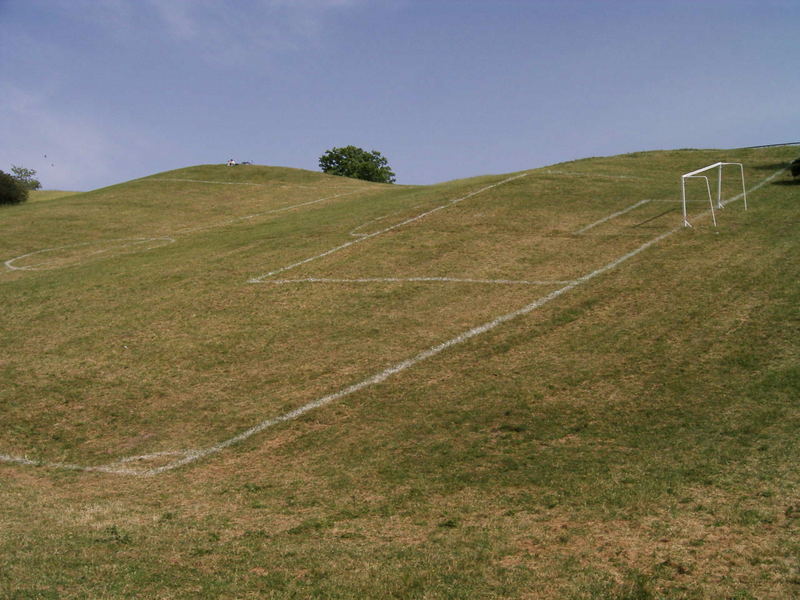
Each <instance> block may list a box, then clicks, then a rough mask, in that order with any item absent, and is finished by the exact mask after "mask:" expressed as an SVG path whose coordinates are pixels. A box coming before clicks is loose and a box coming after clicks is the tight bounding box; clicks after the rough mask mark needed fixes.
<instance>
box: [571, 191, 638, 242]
mask: <svg viewBox="0 0 800 600" xmlns="http://www.w3.org/2000/svg"><path fill="white" fill-rule="evenodd" d="M648 202H652V200H650V199H647V200H640V201H639V202H637V203H636V204H631V205H630V206H629V207H628V208H623V209H622V210H620V211H617V212H615V213H613V214H610V215H608V216H607V217H603V218H602V219H600V220H599V221H595V222H594V223H592V224H591V225H587V226H586V227H584V228H583V229H579V230H578V231H576V232H575V234H576V235H579V234H581V233H583V232H584V231H589V230H590V229H592V228H593V227H597V226H598V225H601V224H603V223H605V222H606V221H610V220H611V219H613V218H615V217H619V216H620V215H624V214H625V213H626V212H628V211H631V210H633V209H634V208H637V207H639V206H641V205H642V204H647V203H648Z"/></svg>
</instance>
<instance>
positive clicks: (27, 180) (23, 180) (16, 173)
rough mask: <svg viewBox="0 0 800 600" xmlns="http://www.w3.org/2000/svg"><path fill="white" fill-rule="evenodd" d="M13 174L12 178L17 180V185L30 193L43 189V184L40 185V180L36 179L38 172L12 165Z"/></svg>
mask: <svg viewBox="0 0 800 600" xmlns="http://www.w3.org/2000/svg"><path fill="white" fill-rule="evenodd" d="M11 173H12V174H13V175H12V177H13V178H14V179H16V180H17V183H18V184H19V185H20V186H21V187H23V188H24V189H26V190H28V191H30V190H38V189H39V188H40V187H42V184H41V183H39V180H38V179H34V176H35V175H36V171H34V170H33V169H26V168H25V167H18V166H16V165H11Z"/></svg>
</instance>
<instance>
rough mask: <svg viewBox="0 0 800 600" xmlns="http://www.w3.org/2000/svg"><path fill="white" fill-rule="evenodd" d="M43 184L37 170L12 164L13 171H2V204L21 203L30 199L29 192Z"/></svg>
mask: <svg viewBox="0 0 800 600" xmlns="http://www.w3.org/2000/svg"><path fill="white" fill-rule="evenodd" d="M40 187H42V184H41V183H40V182H39V180H38V179H36V171H34V170H33V169H26V168H25V167H18V166H16V165H11V173H5V172H3V171H0V204H19V203H20V202H25V200H27V199H28V192H30V191H31V190H38V189H39V188H40Z"/></svg>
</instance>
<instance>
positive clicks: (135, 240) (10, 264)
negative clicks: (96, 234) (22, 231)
mask: <svg viewBox="0 0 800 600" xmlns="http://www.w3.org/2000/svg"><path fill="white" fill-rule="evenodd" d="M159 241H163V242H166V243H167V244H172V243H174V242H175V240H174V239H173V238H171V237H167V236H164V237H153V238H119V239H114V240H98V241H95V242H83V243H81V244H71V245H69V246H58V247H56V248H45V249H44V250H36V251H35V252H28V253H27V254H22V255H20V256H16V257H14V258H10V259H9V260H7V261H5V263H3V264H5V266H6V268H7V269H10V270H12V271H46V270H47V269H46V268H45V269H40V268H37V267H39V266H40V265H46V264H49V263H52V262H54V261H55V260H57V259H54V260H49V261H44V262H40V263H36V264H34V265H27V266H24V267H15V266H14V264H13V263H14V262H16V261H18V260H22V259H23V258H28V257H29V256H35V255H37V254H43V253H45V252H56V251H58V250H68V249H70V248H81V247H83V246H91V245H100V244H114V242H129V243H128V244H121V245H118V246H114V247H113V248H126V247H128V246H135V245H136V244H142V243H146V242H159ZM157 247H161V246H157ZM113 248H104V249H100V250H95V251H94V252H90V253H89V254H88V256H92V255H95V254H103V253H104V252H109V251H111V250H112V249H113ZM152 249H153V248H145V251H147V250H152Z"/></svg>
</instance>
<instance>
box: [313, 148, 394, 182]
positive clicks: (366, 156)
mask: <svg viewBox="0 0 800 600" xmlns="http://www.w3.org/2000/svg"><path fill="white" fill-rule="evenodd" d="M319 167H320V169H322V172H323V173H329V174H331V175H341V176H343V177H353V178H355V179H364V180H366V181H376V182H378V183H394V173H393V172H392V170H391V169H390V168H389V162H388V161H387V160H386V158H385V157H383V156H381V153H380V152H378V151H376V150H373V151H372V152H367V151H366V150H362V149H361V148H357V147H356V146H345V147H344V148H331V149H330V150H328V151H326V152H325V154H323V155H322V156H320V157H319Z"/></svg>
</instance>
